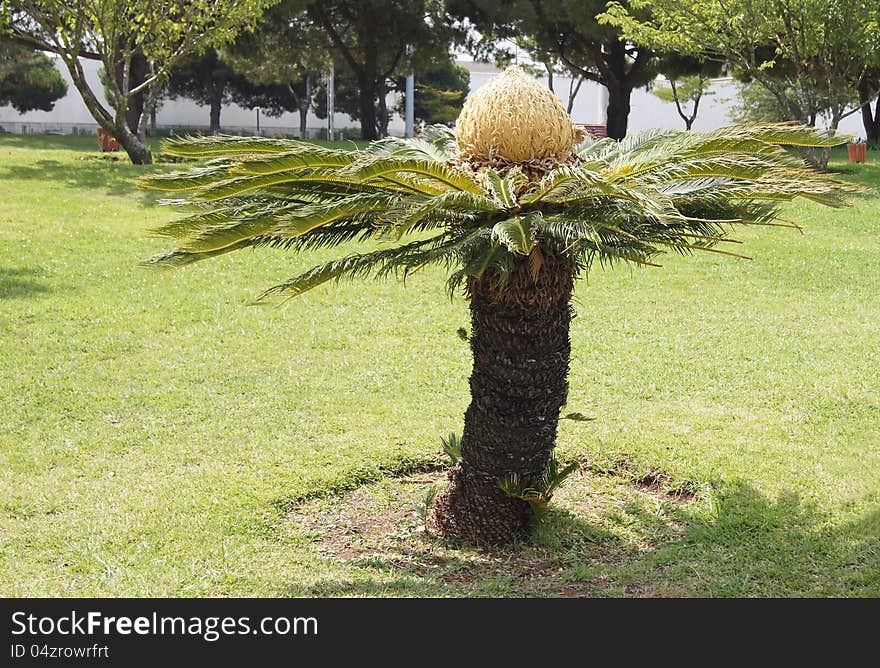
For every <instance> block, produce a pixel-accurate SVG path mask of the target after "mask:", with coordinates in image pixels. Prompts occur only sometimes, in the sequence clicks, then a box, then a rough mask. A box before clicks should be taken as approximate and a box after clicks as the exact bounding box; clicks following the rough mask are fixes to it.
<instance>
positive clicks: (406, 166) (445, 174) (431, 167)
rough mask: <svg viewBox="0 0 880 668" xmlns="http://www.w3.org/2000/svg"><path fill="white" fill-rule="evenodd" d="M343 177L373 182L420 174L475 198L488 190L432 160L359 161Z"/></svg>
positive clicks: (346, 170) (344, 171) (391, 158)
mask: <svg viewBox="0 0 880 668" xmlns="http://www.w3.org/2000/svg"><path fill="white" fill-rule="evenodd" d="M339 174H340V176H341V177H342V178H345V179H351V180H352V181H354V182H369V181H371V180H373V179H378V178H381V177H384V176H388V175H396V174H417V175H420V176H424V177H426V178H429V179H432V180H433V181H436V182H437V183H441V184H443V185H445V186H446V187H447V188H448V189H449V190H462V191H464V192H469V193H473V194H474V195H484V194H485V190H483V188H481V187H480V185H479V184H478V183H477V182H476V181H475V180H474V179H472V178H471V177H470V176H468V175H466V174H464V173H463V172H459V171H456V170H454V169H452V168H451V167H447V166H446V165H445V164H443V163H441V162H434V161H431V160H419V159H415V158H402V157H390V156H378V157H376V158H375V159H374V160H372V161H370V162H366V161H358V162H356V163H354V164H352V165H351V166H350V167H349V168H348V169H345V170H342V171H341V172H340V173H339Z"/></svg>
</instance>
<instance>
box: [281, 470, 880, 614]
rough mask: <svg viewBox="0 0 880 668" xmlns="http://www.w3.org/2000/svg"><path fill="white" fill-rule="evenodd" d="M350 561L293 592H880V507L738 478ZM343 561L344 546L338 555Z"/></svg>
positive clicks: (406, 544)
mask: <svg viewBox="0 0 880 668" xmlns="http://www.w3.org/2000/svg"><path fill="white" fill-rule="evenodd" d="M420 541H421V542H413V541H412V540H405V541H403V542H402V543H401V542H400V541H398V543H397V544H395V545H392V546H390V547H389V546H388V544H386V545H385V546H384V547H379V548H377V549H375V550H374V551H373V552H371V553H369V554H361V555H360V556H356V557H355V558H353V559H349V560H345V563H346V573H347V575H346V576H343V577H340V575H339V572H338V571H337V570H335V569H334V571H333V575H332V576H328V577H327V578H326V579H320V578H319V579H318V580H316V581H314V582H312V583H303V584H294V585H288V586H285V587H283V589H282V590H281V591H280V592H279V593H280V594H281V595H287V596H290V595H293V596H363V595H376V596H514V597H523V596H524V597H539V596H550V597H557V596H569V597H602V596H630V597H648V596H676V597H693V596H697V597H761V596H766V597H781V596H790V597H801V596H878V595H880V567H878V564H880V509H877V510H873V511H871V512H869V513H868V514H867V515H865V516H863V517H860V518H857V519H856V520H854V521H851V522H849V523H846V524H843V525H835V524H833V523H832V522H831V521H830V518H829V516H828V514H827V513H826V512H824V511H823V510H821V509H820V508H819V507H818V506H817V505H816V504H815V503H813V502H806V501H804V500H802V499H801V498H799V497H798V496H797V495H796V494H793V493H783V494H781V495H780V496H779V497H778V498H775V499H773V498H769V497H767V496H765V495H763V494H762V493H760V492H759V491H757V490H756V489H755V488H754V487H752V486H750V485H748V484H746V483H743V482H737V483H731V484H727V485H724V486H721V487H720V488H718V491H716V492H714V493H713V494H712V495H710V496H709V497H708V498H706V499H704V500H702V501H699V502H696V503H694V504H691V505H683V504H682V505H677V506H675V507H674V508H671V507H669V506H666V507H664V506H663V504H660V505H656V504H655V505H654V506H652V505H651V504H624V505H623V506H620V507H615V508H613V509H611V510H609V511H608V512H606V513H605V514H604V515H603V516H601V517H598V518H596V516H595V515H594V516H593V521H587V520H586V519H585V517H584V516H583V515H582V514H580V513H579V512H577V511H574V510H571V509H566V508H556V509H555V510H554V511H553V512H552V513H551V514H550V515H549V516H548V517H547V518H546V520H545V523H544V525H543V526H542V528H541V530H540V531H539V532H538V534H537V535H536V537H535V539H534V540H533V541H532V542H531V543H529V544H524V545H520V546H515V547H512V548H504V549H500V550H499V549H496V550H484V551H481V550H474V549H472V548H466V547H462V546H451V547H450V546H449V544H444V543H443V542H442V541H439V540H437V539H433V540H430V539H424V538H420ZM331 558H332V559H333V560H334V561H336V562H338V561H340V559H339V558H338V555H331Z"/></svg>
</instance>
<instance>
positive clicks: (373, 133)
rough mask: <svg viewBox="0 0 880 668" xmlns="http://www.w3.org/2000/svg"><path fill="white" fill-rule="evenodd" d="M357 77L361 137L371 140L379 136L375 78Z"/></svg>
mask: <svg viewBox="0 0 880 668" xmlns="http://www.w3.org/2000/svg"><path fill="white" fill-rule="evenodd" d="M358 79H359V81H358V86H359V88H360V91H359V92H358V95H359V99H358V102H359V115H360V121H361V139H366V140H368V141H372V140H374V139H378V138H379V129H378V124H377V123H376V98H377V93H376V79H375V78H374V77H370V76H365V77H359V78H358Z"/></svg>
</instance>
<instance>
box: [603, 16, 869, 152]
mask: <svg viewBox="0 0 880 668" xmlns="http://www.w3.org/2000/svg"><path fill="white" fill-rule="evenodd" d="M637 7H638V8H640V9H647V10H648V11H649V12H650V17H651V19H650V21H648V20H644V18H642V17H638V16H635V15H633V14H632V12H631V11H630V9H629V8H627V7H625V6H623V5H621V4H619V3H616V2H613V3H610V4H609V9H608V12H607V13H605V14H603V15H601V16H600V20H601V21H603V22H605V23H607V24H609V25H614V26H617V27H618V28H619V29H621V30H622V32H623V35H625V36H626V37H627V38H629V39H634V40H638V41H639V42H640V43H643V44H647V45H650V46H654V47H655V48H661V49H666V50H668V51H674V50H679V51H683V52H686V53H691V54H695V55H703V56H705V57H709V58H716V59H719V60H723V61H727V62H729V63H730V64H731V65H732V66H733V67H734V68H737V69H739V70H740V71H741V72H742V74H743V76H745V77H746V78H748V79H750V80H754V81H755V82H757V83H758V84H760V85H762V86H764V87H765V88H766V89H767V90H768V91H770V93H772V94H773V96H774V97H775V98H776V100H777V102H778V104H779V107H780V109H781V110H785V114H786V118H788V119H790V120H793V121H797V122H800V123H809V122H810V121H811V119H815V117H816V110H817V107H818V106H819V104H820V101H824V104H825V105H826V108H827V125H828V129H829V130H830V131H831V132H832V133H833V132H835V131H836V130H837V127H838V125H839V123H840V121H841V120H842V119H843V118H844V117H846V116H848V115H849V114H852V113H856V112H857V111H858V107H856V106H854V105H853V103H852V102H853V100H854V99H857V97H858V94H857V88H858V86H859V82H861V81H863V80H864V78H865V77H866V76H867V75H868V73H869V71H870V65H871V64H872V63H874V62H875V61H876V59H877V57H878V53H880V31H878V30H877V26H878V21H877V19H878V16H880V8H878V4H877V3H876V2H874V1H873V0H798V1H797V2H794V1H793V0H695V1H694V2H686V3H683V2H679V1H678V0H639V2H638V5H637ZM829 156H830V152H829V151H828V150H825V151H823V152H822V154H821V155H820V156H816V155H813V154H812V152H810V153H808V155H807V159H808V160H809V161H810V162H811V163H812V164H814V166H816V167H818V168H820V169H825V167H826V166H827V163H828V158H829Z"/></svg>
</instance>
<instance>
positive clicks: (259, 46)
mask: <svg viewBox="0 0 880 668" xmlns="http://www.w3.org/2000/svg"><path fill="white" fill-rule="evenodd" d="M223 58H224V59H225V60H226V61H227V62H229V63H230V64H231V65H232V66H233V67H234V68H235V70H236V71H237V72H239V73H240V74H241V75H242V76H244V77H245V78H246V79H247V80H248V81H250V82H251V83H252V84H254V85H256V86H262V87H264V89H265V90H267V91H270V90H273V89H276V87H277V88H283V89H284V91H285V95H283V96H280V97H278V100H279V101H284V106H285V108H288V107H289V108H290V110H291V111H297V112H298V113H299V134H300V137H301V138H305V137H306V132H307V125H308V114H309V111H310V109H311V108H312V106H313V104H314V100H315V95H316V91H317V88H318V85H319V83H320V82H321V80H322V78H323V76H324V74H325V73H326V72H327V71H328V69H329V65H330V62H331V60H332V57H331V52H330V43H329V41H328V39H327V36H326V34H325V33H324V31H323V30H322V29H321V28H320V27H319V26H317V25H316V24H315V22H314V21H313V20H312V19H311V18H310V17H309V15H308V13H307V12H305V11H303V10H302V9H301V8H300V6H299V5H297V4H296V3H289V2H284V3H281V4H279V5H276V6H274V7H271V8H270V9H269V10H267V11H266V12H265V13H264V14H263V16H262V17H261V18H260V20H259V22H258V23H257V25H256V27H255V28H254V30H253V32H249V33H243V34H241V35H239V36H238V38H237V39H236V40H235V42H233V43H231V44H229V45H227V46H226V47H224V49H223ZM325 94H326V93H325ZM287 100H292V102H293V104H292V105H290V104H288V102H287Z"/></svg>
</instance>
